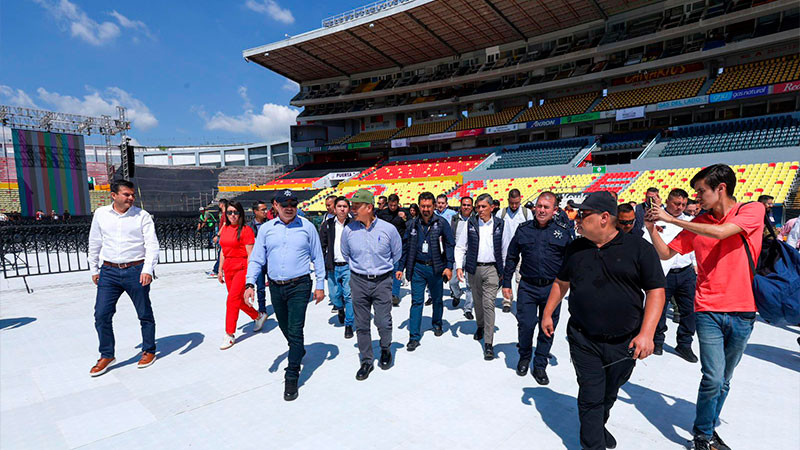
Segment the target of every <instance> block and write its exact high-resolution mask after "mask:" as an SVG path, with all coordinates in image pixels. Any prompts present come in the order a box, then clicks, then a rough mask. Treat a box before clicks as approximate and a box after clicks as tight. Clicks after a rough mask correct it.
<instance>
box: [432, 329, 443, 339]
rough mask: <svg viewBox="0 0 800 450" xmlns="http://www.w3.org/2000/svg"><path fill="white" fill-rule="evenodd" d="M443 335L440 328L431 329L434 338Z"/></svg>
mask: <svg viewBox="0 0 800 450" xmlns="http://www.w3.org/2000/svg"><path fill="white" fill-rule="evenodd" d="M443 334H444V331H442V327H433V335H434V336H436V337H439V336H441V335H443Z"/></svg>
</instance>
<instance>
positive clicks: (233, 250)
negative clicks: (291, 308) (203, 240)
mask: <svg viewBox="0 0 800 450" xmlns="http://www.w3.org/2000/svg"><path fill="white" fill-rule="evenodd" d="M224 224H225V226H223V227H221V229H220V232H219V245H220V247H221V248H222V251H221V252H220V254H219V267H220V268H221V270H220V271H219V275H218V278H219V282H220V283H224V284H225V285H226V286H227V287H228V301H227V308H226V313H225V338H224V339H223V340H222V345H220V347H219V348H220V350H225V349H228V348H230V347H231V346H233V344H234V342H236V338H235V337H234V333H235V332H236V322H237V320H239V310H242V311H244V313H245V314H247V315H248V316H250V317H251V318H252V319H253V320H255V327H253V331H260V330H261V328H262V327H263V326H264V322H265V321H266V320H267V315H266V313H261V314H259V313H258V311H256V310H255V309H253V307H251V306H250V305H248V304H247V303H245V301H244V285H245V277H246V275H247V259H248V258H249V257H250V252H251V251H252V250H253V244H254V243H255V235H254V234H253V229H252V228H250V227H249V226H248V225H246V224H245V218H244V208H242V204H241V203H239V202H231V203H230V204H228V207H227V209H226V210H225V221H224Z"/></svg>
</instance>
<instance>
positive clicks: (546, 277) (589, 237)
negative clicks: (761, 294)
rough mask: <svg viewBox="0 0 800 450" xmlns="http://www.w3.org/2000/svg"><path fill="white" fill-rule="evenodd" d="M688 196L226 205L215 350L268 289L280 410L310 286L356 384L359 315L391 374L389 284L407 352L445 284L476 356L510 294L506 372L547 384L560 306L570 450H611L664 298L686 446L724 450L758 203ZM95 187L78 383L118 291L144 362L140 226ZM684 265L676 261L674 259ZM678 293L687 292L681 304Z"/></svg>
mask: <svg viewBox="0 0 800 450" xmlns="http://www.w3.org/2000/svg"><path fill="white" fill-rule="evenodd" d="M691 185H692V187H693V188H694V189H695V190H696V191H697V194H698V204H699V206H700V208H701V209H702V210H703V211H704V213H702V214H700V215H698V216H697V217H696V218H694V220H690V219H692V218H690V217H689V216H687V215H685V214H683V210H684V209H685V206H686V203H687V198H688V194H686V193H685V192H683V191H680V192H678V191H679V190H674V191H672V192H671V193H670V195H669V196H668V198H667V201H666V206H665V207H662V205H661V200H660V198H659V197H658V196H657V195H648V198H647V199H646V200H645V202H644V203H643V204H642V205H643V206H642V209H643V211H644V212H643V214H637V213H638V211H637V209H638V207H639V205H637V206H636V207H632V206H630V205H627V204H625V205H618V204H617V200H616V197H615V195H613V194H612V193H610V192H607V191H600V192H593V193H591V194H589V195H588V196H587V197H586V198H585V200H584V201H583V202H582V203H580V204H571V205H570V206H571V209H573V210H574V211H575V214H574V216H572V217H571V216H570V215H568V214H567V213H566V212H565V211H564V210H561V209H560V208H559V202H558V198H557V196H556V195H555V194H553V193H551V192H543V193H540V194H539V196H538V198H536V200H535V203H533V204H532V205H531V206H532V208H531V210H528V208H527V207H521V200H522V199H521V196H520V194H519V191H517V190H516V189H514V190H512V191H511V192H510V195H509V199H508V200H509V206H508V207H507V208H503V209H501V210H497V209H496V206H495V199H493V198H492V197H491V196H489V195H488V194H482V195H480V196H478V197H477V198H476V199H475V200H474V202H473V199H472V198H470V197H464V198H462V199H461V202H460V208H459V211H458V212H456V211H451V210H449V209H447V203H446V200H447V199H446V197H445V199H444V200H445V202H444V205H441V204H440V201H439V200H440V199H437V198H436V197H434V195H433V194H431V193H429V192H425V193H422V194H420V196H419V199H418V204H417V205H418V209H419V210H418V212H417V213H416V214H413V215H412V217H409V218H404V217H402V215H401V214H400V212H401V211H400V208H399V205H398V202H397V198H396V196H394V197H392V196H390V197H389V198H388V199H387V201H386V202H385V203H387V208H386V209H384V210H381V211H376V206H375V198H374V196H373V194H372V193H371V192H370V191H368V190H365V189H361V190H358V191H356V192H355V194H354V195H353V196H352V197H351V198H350V199H348V198H346V197H335V198H331V199H329V200H330V203H329V209H328V210H329V216H328V217H326V219H325V221H324V222H323V224H322V226H321V227H320V229H319V230H317V229H316V228H315V227H314V226H313V225H312V224H311V222H309V221H308V220H306V219H304V218H300V217H298V215H297V205H298V201H297V198H296V196H295V195H294V194H293V193H292V192H291V191H284V192H281V193H280V194H279V195H278V196H276V198H275V199H274V201H273V205H272V207H273V208H274V209H275V211H276V212H277V217H276V218H275V219H273V220H269V221H267V220H266V215H265V213H266V211H267V205H266V204H264V203H261V202H258V203H257V204H255V205H254V207H253V209H254V214H255V219H254V221H253V223H252V224H250V225H252V227H251V226H248V225H247V224H245V219H244V210H243V208H242V206H241V205H240V204H238V203H236V202H233V203H230V204H228V205H227V207H226V210H225V218H224V223H225V225H224V226H223V227H221V231H220V234H219V242H220V245H221V248H222V250H221V254H220V258H219V259H220V268H221V270H220V273H219V279H220V281H221V282H224V283H225V285H226V287H227V288H228V299H227V314H226V321H225V325H226V327H225V328H226V330H225V331H226V336H225V339H224V341H223V345H222V346H221V348H229V347H230V346H232V345H233V343H234V342H235V336H234V332H235V328H236V321H237V318H238V315H239V311H244V312H245V314H247V315H248V316H249V317H250V318H251V319H253V320H254V321H255V326H254V329H255V330H258V329H260V328H261V327H262V326H263V324H264V321H265V320H266V309H265V308H263V311H262V305H263V304H264V302H265V299H264V297H265V289H266V286H267V285H268V287H269V291H270V301H271V303H272V305H273V308H274V312H275V316H276V318H277V321H278V324H279V327H280V330H281V332H282V333H283V335H284V336H285V338H286V340H287V343H288V346H289V352H288V366H287V368H286V374H285V389H284V399H285V400H287V401H291V400H294V399H295V398H297V396H298V378H299V375H300V370H301V362H302V359H303V356H304V354H305V349H304V341H303V328H304V325H305V317H306V308H307V306H308V304H309V303H310V300H313V301H315V302H316V303H320V302H321V301H322V300H323V299H324V297H325V292H324V287H325V282H326V279H327V282H328V284H329V295H330V299H331V302H332V303H333V305H334V308H335V311H336V314H337V316H338V320H339V322H340V323H341V324H342V325H344V329H345V333H344V337H345V338H352V337H353V336H354V334H355V336H357V344H358V349H359V359H360V365H359V368H358V371H357V372H356V379H357V380H365V379H367V378H368V377H369V375H370V373H371V372H372V371H373V368H374V360H375V355H374V354H373V349H372V336H371V321H372V320H373V318H374V322H375V326H376V328H377V330H378V334H379V338H380V339H379V346H380V350H381V352H380V356H379V362H378V364H379V366H380V367H381V368H382V369H384V370H386V369H389V368H391V367H392V364H393V362H392V353H391V352H390V346H391V343H392V339H393V337H392V328H393V327H392V308H393V306H397V305H399V303H400V296H399V286H400V284H399V283H400V281H401V280H402V278H403V277H405V279H406V280H408V281H409V282H410V285H411V305H410V316H409V322H408V324H409V325H408V330H409V339H408V342H407V344H406V349H407V350H408V351H409V352H413V351H415V350H417V349H418V348H419V347H420V345H421V342H422V337H423V330H422V326H421V323H422V315H423V309H424V305H425V304H426V302H425V296H426V292H427V293H428V295H429V296H430V302H431V305H432V307H433V308H432V320H431V323H432V329H433V334H434V335H435V336H441V335H442V334H443V320H442V316H443V291H444V285H445V284H448V285H449V286H450V290H451V295H452V297H453V303H454V305H456V306H457V305H459V304H461V301H462V300H461V297H462V296H465V297H466V299H465V300H464V303H463V306H462V307H463V308H464V314H465V316H466V317H467V318H468V319H470V320H471V319H472V317H473V316H472V308H474V311H475V315H474V319H475V321H476V324H477V331H476V332H475V334H474V339H475V340H479V341H483V356H484V358H485V359H487V360H492V359H494V358H495V355H494V349H493V343H494V333H495V309H496V303H495V302H496V298H497V294H498V292H499V291H500V292H502V298H503V303H502V305H503V306H502V307H503V310H504V311H508V312H511V310H512V307H513V303H512V299H513V298H514V290H513V288H514V287H515V286H516V287H517V292H516V319H517V342H518V352H519V364H518V366H517V369H516V372H517V374H518V375H519V376H526V375H527V373H528V371H529V370H531V364H532V375H533V377H534V378H535V380H536V381H537V382H538V383H539V384H542V385H546V384H548V383H549V379H548V376H547V372H546V369H547V365H548V358H549V353H550V349H551V346H552V345H553V336H554V334H555V331H556V327H557V325H558V322H559V317H560V305H561V302H562V300H563V299H564V298H565V296H567V295H569V297H568V306H569V315H570V318H569V322H568V323H567V325H566V336H567V339H568V342H569V347H570V356H571V359H572V363H573V365H574V368H575V372H576V375H577V381H578V386H579V388H578V398H577V401H578V410H579V419H580V431H579V433H580V442H581V446H582V447H583V448H586V449H602V448H614V447H615V446H616V440H615V438H614V436H613V435H612V434H611V433H610V432H609V430H608V428H607V422H608V420H609V417H610V411H611V408H612V406H613V404H614V402H615V400H616V397H617V393H618V391H619V388H620V387H621V386H622V385H624V384H625V383H626V382H627V380H628V379H629V378H630V376H631V374H632V372H633V369H634V367H635V362H636V360H637V359H644V358H646V357H648V356H650V355H651V354H653V353H657V354H660V353H661V351H662V350H661V347H662V346H663V343H664V332H665V331H666V324H665V317H666V309H667V300H669V299H670V297H671V296H672V295H674V296H675V297H676V299H677V307H676V309H677V311H676V314H679V315H680V318H681V319H680V320H681V325H680V327H679V331H678V348H682V350H687V349H688V351H683V352H681V351H679V352H678V353H679V355H680V356H681V357H682V358H684V359H685V360H687V361H689V362H697V358H696V357H695V356H694V354H693V353H692V351H691V339H692V335H693V334H695V331H696V333H697V335H698V337H699V341H700V359H699V360H700V363H701V366H702V373H703V377H702V381H701V384H700V389H699V393H698V397H697V414H696V419H695V424H694V429H693V434H694V445H695V448H697V449H700V450H703V449H709V448H713V449H717V450H720V449H726V448H727V446H726V445H725V444H724V442H723V441H722V439H721V438H720V437H719V436H718V435H717V434H716V432H715V430H714V426H715V424H716V423H717V420H718V418H719V415H720V412H721V410H722V405H723V403H724V401H725V398H726V396H727V394H728V392H729V389H730V381H731V378H732V376H733V371H734V368H735V366H736V365H737V364H738V362H739V360H740V359H741V356H742V353H743V351H744V347H745V345H746V343H747V340H748V338H749V335H750V331H751V330H752V327H753V323H754V321H755V312H756V308H755V302H754V299H753V294H752V288H751V287H750V284H749V283H750V282H749V279H748V278H747V277H743V276H740V274H742V273H748V270H749V269H747V264H748V262H747V258H746V256H747V255H746V253H745V252H746V251H747V250H746V248H747V247H745V245H744V244H743V242H744V241H747V242H748V243H749V249H750V251H751V252H752V253H753V256H754V257H757V255H758V254H759V253H760V249H761V236H762V232H763V226H764V225H763V219H764V214H765V208H764V206H763V205H762V204H760V203H757V202H756V203H749V204H744V205H743V204H740V203H737V202H736V201H735V199H734V197H733V191H734V187H735V185H736V178H735V174H734V172H733V171H732V170H731V168H730V167H728V166H726V165H722V164H717V165H713V166H710V167H707V168H705V169H703V170H701V171H700V172H698V173H697V174H696V175H695V177H694V178H693V179H692V180H691ZM111 190H112V199H113V204H112V205H110V206H107V207H103V208H100V209H99V210H98V211H97V212H96V213H95V217H94V220H93V223H92V232H91V235H90V246H89V247H90V251H89V257H90V264H91V267H92V273H93V278H94V280H95V282H96V283H98V286H99V288H98V294H97V301H96V313H95V323H96V327H97V331H98V336H99V338H100V353H101V358H100V360H99V361H98V363H97V364H96V365H95V366H94V367H93V368H92V370H91V374H92V375H93V376H97V375H100V374H102V373H103V372H105V371H106V370H107V369H108V367H109V366H110V365H111V364H113V358H114V351H113V348H114V341H113V333H112V332H111V327H110V321H111V316H112V315H113V312H114V305H115V304H116V301H117V299H118V298H119V296H120V295H121V293H122V292H123V291H125V292H128V293H129V295H130V296H131V298H132V299H133V301H134V304H135V305H136V309H137V313H138V314H139V319H140V321H141V324H142V335H143V354H142V355H143V356H142V360H141V361H140V363H139V367H147V366H148V365H150V364H152V363H153V361H154V360H155V343H154V332H155V328H154V326H155V325H154V320H153V317H152V310H151V308H150V301H149V296H148V293H149V284H150V280H151V279H152V273H153V268H154V266H155V264H156V262H157V255H158V244H157V240H156V238H155V233H154V230H153V227H152V219H150V217H149V215H148V214H147V213H146V212H144V211H142V210H141V209H139V208H136V207H134V206H132V203H133V188H132V185H130V183H128V182H117V183H115V184H113V185H112V189H111ZM624 206H627V208H624ZM383 211H388V212H383ZM448 211H449V212H448ZM637 215H638V216H639V217H636V216H637ZM382 217H383V218H382ZM573 217H574V220H573ZM523 219H524V220H523ZM637 221H641V228H638V227H637V226H636V225H635V223H636V222H637ZM632 224H633V226H631V225H632ZM640 231H641V235H644V236H646V238H647V239H643V238H642V237H640V236H639V234H640V233H639V232H640ZM692 253H694V256H693V257H692V256H686V257H682V256H680V255H690V254H692ZM100 261H102V266H100ZM662 261H663V262H662ZM695 262H696V269H695ZM689 266H691V267H689ZM312 267H313V270H312ZM689 270H691V272H692V273H691V276H690V274H688V271H689ZM454 271H455V273H454ZM695 271H696V274H695ZM732 274H736V275H732ZM461 283H463V284H464V287H462V285H461ZM692 283H694V284H695V286H696V289H693V290H692V292H690V291H689V288H688V286H689V285H690V284H692ZM665 288H666V292H665ZM256 298H258V305H257V306H258V309H255V306H254V302H255V301H256ZM689 298H693V300H694V301H693V302H690V301H689V300H688V299H689ZM692 303H693V304H692ZM537 328H538V335H537V336H536V346H535V351H534V346H533V338H534V334H535V333H536V331H537ZM681 346H683V347H681Z"/></svg>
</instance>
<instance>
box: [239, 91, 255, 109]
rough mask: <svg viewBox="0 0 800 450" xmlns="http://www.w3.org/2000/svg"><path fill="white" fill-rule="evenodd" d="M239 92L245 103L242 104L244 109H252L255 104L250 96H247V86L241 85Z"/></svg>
mask: <svg viewBox="0 0 800 450" xmlns="http://www.w3.org/2000/svg"><path fill="white" fill-rule="evenodd" d="M237 92H238V93H239V97H242V100H244V104H242V107H243V108H244V110H245V111H250V110H252V109H253V104H252V103H251V102H250V97H248V96H247V86H239V89H237Z"/></svg>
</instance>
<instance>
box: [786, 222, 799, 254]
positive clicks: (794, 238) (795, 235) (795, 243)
mask: <svg viewBox="0 0 800 450" xmlns="http://www.w3.org/2000/svg"><path fill="white" fill-rule="evenodd" d="M789 222H791V220H790V221H789ZM789 222H786V225H784V226H785V227H788V226H789ZM786 243H787V244H789V246H791V247H792V248H795V249H800V220H797V219H794V222H793V223H792V226H791V229H790V230H789V234H788V236H787V237H786Z"/></svg>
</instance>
